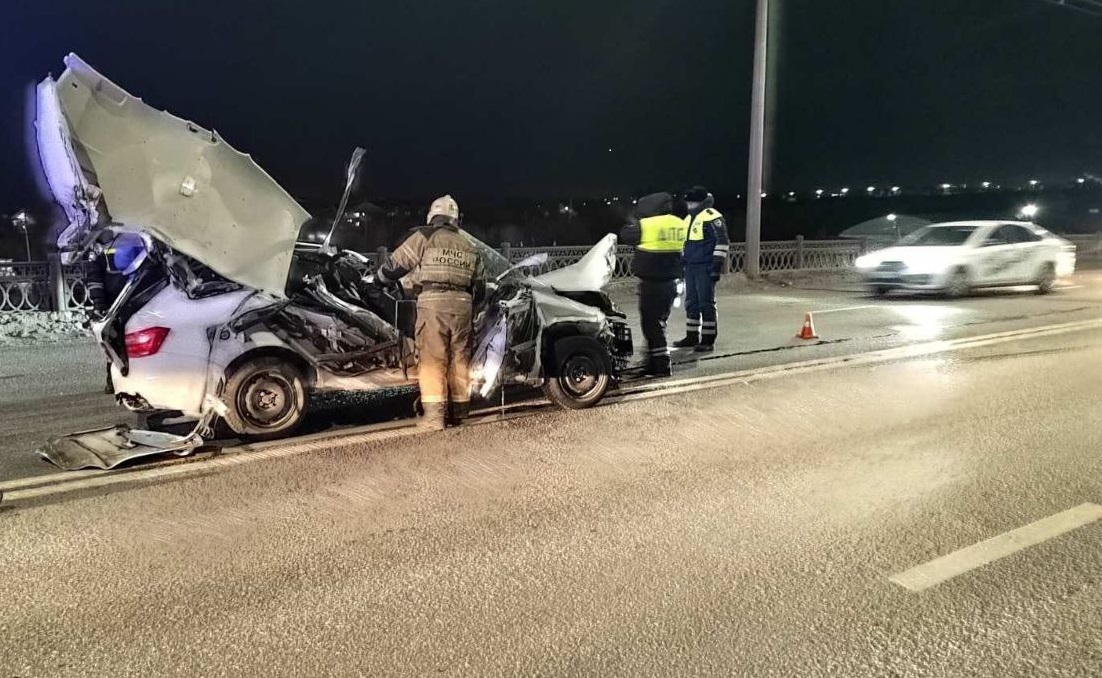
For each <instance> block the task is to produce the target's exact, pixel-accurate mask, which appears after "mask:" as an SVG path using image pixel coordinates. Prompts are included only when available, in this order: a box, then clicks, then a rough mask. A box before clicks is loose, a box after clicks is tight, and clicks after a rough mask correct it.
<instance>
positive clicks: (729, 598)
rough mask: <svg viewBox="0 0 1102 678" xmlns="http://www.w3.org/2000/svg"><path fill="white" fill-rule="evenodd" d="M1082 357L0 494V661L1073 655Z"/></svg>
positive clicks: (1079, 543) (1062, 659)
mask: <svg viewBox="0 0 1102 678" xmlns="http://www.w3.org/2000/svg"><path fill="white" fill-rule="evenodd" d="M979 303H981V304H982V303H984V302H979ZM1100 373H1102V330H1094V331H1085V332H1073V333H1066V334H1061V335H1058V336H1050V337H1044V338H1034V339H1029V340H1025V341H1020V342H1014V343H1001V344H997V345H990V346H982V347H976V348H971V349H967V350H963V351H955V352H952V353H946V354H941V355H932V356H926V357H923V358H920V359H912V360H902V361H898V362H892V363H886V364H880V365H874V366H862V367H849V368H842V369H838V370H833V371H828V372H819V373H814V374H803V375H793V376H787V377H781V378H777V379H773V380H768V381H762V382H755V383H753V384H750V385H741V386H730V387H722V388H716V389H712V390H708V391H701V392H697V393H692V394H687V395H676V396H671V397H666V398H656V399H651V400H642V401H635V402H628V403H620V404H613V405H610V406H607V407H600V408H596V409H593V410H588V411H584V412H562V411H556V410H544V411H541V412H538V413H536V414H534V415H532V416H528V417H525V418H521V419H516V420H512V421H508V422H498V423H491V424H481V425H474V426H471V427H469V428H466V429H464V430H460V431H451V432H445V433H441V434H425V435H417V436H410V437H404V438H397V439H389V440H385V441H376V442H369V443H359V444H353V445H342V444H331V445H328V446H324V447H319V448H317V449H315V450H314V451H312V452H310V453H305V454H299V455H295V456H289V457H283V458H278V459H272V460H270V461H266V462H264V463H253V464H248V465H240V466H235V467H228V468H226V469H225V470H224V471H222V472H220V473H217V474H212V475H206V476H203V477H194V478H187V479H182V480H178V481H176V482H171V483H160V484H146V485H138V486H130V487H127V488H126V489H125V491H106V492H99V493H88V494H84V495H81V496H80V497H78V498H75V499H74V498H70V497H59V498H57V499H55V500H51V499H50V498H49V497H45V498H43V499H42V501H39V502H37V503H35V504H33V505H29V506H19V505H15V506H8V507H7V508H3V506H4V505H3V504H0V543H2V544H4V546H5V548H3V549H0V572H4V573H5V576H4V577H2V578H0V601H3V604H2V605H0V633H2V634H3V638H4V642H3V643H0V676H5V677H6V676H26V677H30V676H58V677H67V676H151V675H179V676H241V675H266V676H318V675H325V676H359V675H409V676H426V675H443V676H472V675H478V676H517V675H524V676H527V675H541V676H559V675H561V676H668V675H701V676H705V675H707V676H711V675H714V676H730V675H738V676H808V677H814V676H854V677H860V676H947V677H948V676H964V675H968V676H999V677H1005V676H1023V677H1025V676H1029V677H1033V676H1096V675H1100V674H1102V644H1100V639H1102V617H1100V616H1099V615H1098V613H1097V610H1098V608H1099V605H1100V604H1102V585H1100V583H1102V521H1098V520H1094V521H1086V520H1084V519H1078V520H1077V521H1075V522H1073V523H1070V524H1069V523H1068V520H1069V519H1068V517H1067V516H1068V515H1069V514H1068V512H1069V510H1071V511H1072V512H1073V515H1072V518H1075V516H1080V517H1081V516H1083V515H1088V516H1089V515H1090V514H1091V511H1092V510H1093V509H1091V508H1090V506H1091V505H1095V506H1097V505H1098V504H1102V456H1100V455H1099V454H1098V450H1099V449H1102V429H1100V428H1099V427H1098V426H1097V425H1096V424H1097V422H1098V416H1097V413H1098V402H1099V397H1100V395H1102V394H1100V391H1099V387H1098V379H1097V375H1098V374H1100ZM1084 505H1086V509H1084V508H1082V507H1084ZM1077 507H1079V509H1078V511H1076V509H1077ZM1053 520H1056V521H1058V522H1061V524H1063V526H1064V528H1067V529H1063V531H1062V532H1059V531H1054V530H1052V529H1050V528H1048V527H1043V526H1049V525H1051V524H1052V521H1053ZM1030 525H1034V526H1036V525H1041V526H1042V527H1043V529H1042V527H1034V528H1032V530H1033V533H1034V535H1035V536H1036V535H1037V534H1038V533H1039V532H1044V534H1041V535H1040V538H1038V539H1036V541H1035V544H1034V545H1033V546H1030V547H1029V548H1016V549H1014V550H1012V551H1010V552H1006V553H1003V554H1002V556H1003V557H999V558H995V559H992V560H990V561H988V562H984V559H983V558H982V557H980V558H979V559H976V556H975V553H976V552H977V549H979V551H981V552H983V553H990V552H991V550H992V548H996V547H997V546H998V545H999V544H1005V543H1006V540H1007V539H1008V537H1007V534H1008V533H1010V535H1011V537H1013V535H1015V534H1019V533H1018V532H1011V531H1014V530H1020V529H1021V528H1022V527H1023V526H1030ZM1045 530H1048V531H1047V532H1045ZM992 544H995V547H993V546H992ZM950 554H963V555H962V556H959V557H958V558H957V559H956V561H954V562H956V563H957V564H958V567H957V570H959V571H956V570H953V569H952V568H951V567H946V566H944V565H942V566H939V567H940V570H939V572H940V573H941V574H940V576H941V577H943V579H941V580H940V581H937V582H936V583H935V584H934V585H932V586H930V587H929V588H926V589H924V590H921V591H918V592H915V591H913V590H911V589H908V588H905V587H904V586H901V585H900V584H898V583H896V581H895V580H897V579H898V575H899V574H900V573H907V572H912V571H914V569H915V568H920V569H921V568H922V567H923V566H928V565H929V564H930V563H934V564H935V565H936V564H937V563H938V562H939V559H942V558H943V557H944V556H947V555H950ZM981 556H982V553H981ZM968 558H973V561H972V562H971V563H966V566H965V567H959V563H960V561H961V560H962V559H964V560H966V559H968Z"/></svg>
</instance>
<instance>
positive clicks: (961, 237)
mask: <svg viewBox="0 0 1102 678" xmlns="http://www.w3.org/2000/svg"><path fill="white" fill-rule="evenodd" d="M857 269H858V271H860V273H861V277H862V280H863V281H864V282H865V284H866V285H867V286H868V287H869V290H870V291H871V292H872V293H873V294H875V295H877V296H881V295H884V294H887V293H888V292H890V291H891V290H907V291H914V292H937V293H942V294H944V295H946V296H949V297H961V296H965V295H967V294H968V293H969V292H970V291H972V290H974V289H977V288H983V287H1009V286H1017V285H1032V286H1035V287H1036V289H1037V291H1038V292H1039V293H1040V294H1047V293H1048V292H1050V291H1051V290H1052V287H1053V285H1054V284H1055V282H1056V280H1057V279H1058V278H1060V277H1064V276H1069V275H1071V274H1072V273H1073V272H1074V271H1075V245H1073V244H1072V243H1070V242H1068V241H1067V240H1064V239H1063V238H1061V237H1059V236H1057V235H1054V234H1052V233H1050V232H1049V231H1047V230H1045V229H1044V228H1041V227H1040V226H1038V225H1036V224H1032V223H1025V222H1006V221H961V222H952V223H945V224H931V225H929V226H926V227H923V228H920V229H919V230H917V231H915V232H913V233H911V234H910V235H908V236H907V237H906V238H904V239H902V240H900V241H899V243H898V244H897V245H895V246H894V247H889V248H887V249H883V250H879V251H876V252H871V253H869V254H866V255H864V256H862V257H858V259H857Z"/></svg>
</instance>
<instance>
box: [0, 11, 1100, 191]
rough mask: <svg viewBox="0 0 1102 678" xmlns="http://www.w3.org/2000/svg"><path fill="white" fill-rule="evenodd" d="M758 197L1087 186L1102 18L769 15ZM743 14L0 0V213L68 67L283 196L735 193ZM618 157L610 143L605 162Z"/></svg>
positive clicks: (741, 132) (745, 29) (1093, 157)
mask: <svg viewBox="0 0 1102 678" xmlns="http://www.w3.org/2000/svg"><path fill="white" fill-rule="evenodd" d="M774 4H775V6H777V8H778V10H779V11H778V12H777V15H778V16H777V21H776V24H775V25H774V27H773V30H774V34H775V35H776V36H777V39H776V40H775V41H774V43H773V48H774V49H773V56H774V63H773V69H772V72H773V73H774V75H775V80H774V83H775V98H774V99H773V109H772V114H771V118H772V125H771V127H772V131H773V134H772V137H773V140H774V141H773V144H772V153H771V167H770V178H769V180H768V182H767V186H768V188H769V190H772V191H780V190H811V189H813V188H816V187H819V186H824V187H826V188H828V189H829V188H831V187H839V186H842V185H852V186H863V185H866V184H869V183H872V184H876V183H880V184H886V183H895V184H903V185H914V184H932V183H940V182H942V181H949V182H954V183H955V182H965V181H978V180H979V179H984V178H992V179H995V180H1000V181H1014V180H1023V179H1024V178H1027V177H1030V176H1039V177H1040V178H1044V177H1046V176H1072V175H1075V174H1078V173H1080V172H1094V173H1097V174H1102V18H1093V17H1091V16H1087V15H1084V14H1079V13H1075V12H1072V11H1070V10H1067V9H1061V8H1058V7H1053V6H1051V5H1047V4H1044V3H1042V2H1040V1H1039V0H968V1H967V2H962V1H961V0H779V1H775V3H774ZM752 24H753V7H752V3H751V2H750V1H749V0H741V1H739V0H736V1H734V2H732V1H731V0H697V1H695V2H690V1H687V0H680V1H674V0H632V1H630V2H622V1H619V0H601V1H600V2H595V1H594V0H586V1H584V2H582V1H579V0H555V1H553V2H544V1H542V0H528V1H524V2H518V1H517V0H467V1H466V2H448V3H444V2H416V1H410V2H377V1H371V0H355V1H352V0H343V1H337V0H312V1H310V2H306V1H302V0H294V1H288V0H281V1H272V0H219V1H217V2H211V1H209V0H182V1H177V2H160V1H157V2H154V1H151V0H99V1H97V2H92V1H91V0H82V1H79V2H78V1H76V0H50V1H49V2H42V1H41V0H3V3H2V6H0V31H2V32H3V36H4V37H3V40H0V212H3V211H8V210H11V209H13V208H14V207H17V206H19V205H20V204H21V203H23V202H25V201H26V200H27V198H28V197H29V196H31V195H33V194H34V191H35V188H34V183H33V181H32V180H31V178H30V175H29V172H28V170H27V167H28V160H27V157H26V150H25V142H24V126H23V115H24V114H23V109H24V97H25V92H26V88H27V87H28V86H29V85H30V84H31V83H32V82H34V81H36V80H38V79H40V78H41V77H42V76H44V75H45V74H46V73H48V72H50V71H53V72H54V73H55V74H57V73H59V72H60V70H61V68H62V62H61V59H62V57H63V56H64V55H65V54H66V53H68V52H70V51H72V52H77V53H78V54H80V55H81V56H82V57H83V58H84V59H86V60H87V61H88V62H89V63H91V64H92V65H93V66H95V67H96V68H98V69H99V70H101V71H102V72H104V73H105V74H107V75H108V76H109V77H111V78H112V79H114V80H115V81H116V82H117V83H119V84H120V85H121V86H123V87H124V88H126V89H128V90H130V91H131V92H133V93H135V94H138V95H139V96H142V97H143V98H144V99H145V100H146V101H147V102H149V103H151V104H153V105H154V106H157V107H160V108H167V109H168V110H171V111H172V112H174V113H176V114H178V115H180V116H182V117H185V118H190V119H192V120H194V121H196V122H197V123H199V124H201V125H204V126H206V127H213V128H215V129H217V130H218V131H219V132H220V133H222V135H223V136H224V137H225V138H226V139H227V140H229V142H230V143H231V144H233V145H234V146H236V147H237V148H238V149H240V150H243V151H245V152H249V153H251V154H253V156H254V157H255V158H256V159H257V161H258V162H259V163H260V164H261V165H262V166H263V167H265V169H267V170H268V171H269V172H271V173H272V174H273V176H275V178H276V179H277V181H279V182H280V183H281V184H283V185H284V187H285V188H287V189H288V190H290V191H291V192H292V193H294V194H295V195H298V196H302V197H304V198H309V199H319V198H321V199H326V198H332V199H333V201H335V198H336V194H337V193H338V191H339V184H340V175H341V165H342V164H343V163H344V161H345V158H346V157H347V156H348V154H349V153H350V151H351V149H352V148H353V147H354V146H356V145H362V146H364V147H366V148H367V149H368V151H369V156H368V167H369V169H368V175H367V179H368V184H367V186H368V190H369V192H370V193H371V194H372V195H375V196H384V197H418V198H419V197H422V196H431V195H436V194H439V193H441V192H445V191H450V192H452V193H454V194H455V195H457V196H479V197H494V196H556V195H567V194H574V195H581V194H588V195H599V194H632V193H634V194H639V193H641V192H643V191H647V190H650V189H654V188H658V187H665V186H681V185H685V184H688V183H690V182H694V183H695V182H702V183H705V184H707V185H709V186H712V187H715V188H716V189H717V190H722V189H729V190H735V189H737V190H739V191H740V192H741V191H742V190H744V189H743V186H744V181H745V172H746V159H745V158H746V138H747V131H748V124H749V123H748V120H749V100H750V80H749V77H750V59H751V50H752V32H753V28H752ZM609 149H611V152H610V150H609Z"/></svg>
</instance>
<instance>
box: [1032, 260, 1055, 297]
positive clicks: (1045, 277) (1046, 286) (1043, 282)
mask: <svg viewBox="0 0 1102 678" xmlns="http://www.w3.org/2000/svg"><path fill="white" fill-rule="evenodd" d="M1036 285H1037V294H1048V293H1049V292H1051V291H1052V288H1053V286H1055V285H1056V265H1055V264H1053V263H1052V262H1047V263H1045V264H1044V265H1043V266H1041V270H1040V272H1038V273H1037V282H1036Z"/></svg>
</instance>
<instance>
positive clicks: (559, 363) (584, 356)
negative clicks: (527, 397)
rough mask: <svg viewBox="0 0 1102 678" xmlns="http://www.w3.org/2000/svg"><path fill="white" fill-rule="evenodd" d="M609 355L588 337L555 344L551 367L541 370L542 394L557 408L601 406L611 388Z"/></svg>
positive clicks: (581, 408) (559, 341) (562, 340)
mask: <svg viewBox="0 0 1102 678" xmlns="http://www.w3.org/2000/svg"><path fill="white" fill-rule="evenodd" d="M611 365H612V361H611V359H610V358H609V355H608V351H607V350H606V349H605V347H604V346H602V345H601V344H600V342H598V341H597V340H595V339H591V338H589V337H566V338H564V339H560V340H558V341H557V342H555V349H554V353H553V357H552V359H551V362H550V364H547V365H545V366H544V373H545V378H544V382H543V394H544V395H545V396H547V399H548V400H550V401H551V402H553V403H555V404H556V405H558V406H559V407H562V408H565V409H568V410H584V409H586V408H589V407H593V406H594V405H596V404H597V403H599V402H601V399H602V398H604V397H605V393H606V392H608V388H609V386H610V385H611V384H612V369H611Z"/></svg>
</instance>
